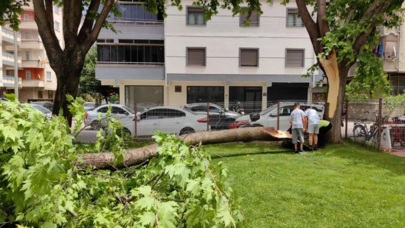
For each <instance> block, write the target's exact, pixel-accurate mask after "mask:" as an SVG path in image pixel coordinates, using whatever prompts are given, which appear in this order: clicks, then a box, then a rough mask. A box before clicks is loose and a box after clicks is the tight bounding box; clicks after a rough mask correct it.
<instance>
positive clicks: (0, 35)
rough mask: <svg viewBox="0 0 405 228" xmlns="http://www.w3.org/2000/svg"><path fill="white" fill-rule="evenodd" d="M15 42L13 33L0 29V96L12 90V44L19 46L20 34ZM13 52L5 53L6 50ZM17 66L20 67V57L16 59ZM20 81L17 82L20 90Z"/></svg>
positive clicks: (13, 63) (13, 81) (13, 62)
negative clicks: (15, 43)
mask: <svg viewBox="0 0 405 228" xmlns="http://www.w3.org/2000/svg"><path fill="white" fill-rule="evenodd" d="M16 36H17V40H15V39H14V32H13V31H12V30H10V29H7V28H5V27H0V53H1V56H0V96H2V94H3V92H7V90H14V86H15V80H14V66H15V58H14V42H17V45H18V46H19V45H20V44H21V38H20V34H19V33H17V34H16ZM10 49H11V50H13V51H7V50H10ZM17 61H18V66H19V67H21V57H20V56H18V58H17ZM21 84H22V83H21V79H20V80H19V82H18V85H19V87H20V88H21Z"/></svg>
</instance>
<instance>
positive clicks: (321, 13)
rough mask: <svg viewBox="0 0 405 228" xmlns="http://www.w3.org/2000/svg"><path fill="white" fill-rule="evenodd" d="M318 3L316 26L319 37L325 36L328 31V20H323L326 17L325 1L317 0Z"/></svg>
mask: <svg viewBox="0 0 405 228" xmlns="http://www.w3.org/2000/svg"><path fill="white" fill-rule="evenodd" d="M317 5H318V15H317V17H318V26H319V31H320V35H321V37H323V36H325V34H326V33H327V32H329V31H330V29H329V25H328V21H327V20H325V17H326V1H325V0H317Z"/></svg>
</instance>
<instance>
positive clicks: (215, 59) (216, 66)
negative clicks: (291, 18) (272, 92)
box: [165, 1, 315, 77]
mask: <svg viewBox="0 0 405 228" xmlns="http://www.w3.org/2000/svg"><path fill="white" fill-rule="evenodd" d="M191 4H192V1H184V2H183V5H184V10H182V11H179V10H178V9H177V8H176V7H168V8H167V14H168V17H167V18H166V20H165V45H166V73H167V74H171V73H185V74H290V75H291V74H292V75H297V76H299V77H300V75H301V74H303V73H305V72H306V69H307V68H308V67H310V66H311V65H312V64H313V63H314V61H315V59H314V54H313V50H312V45H311V42H310V40H309V38H308V34H307V31H306V29H305V27H286V14H287V8H288V7H291V8H296V6H295V3H294V2H292V3H289V4H288V5H287V8H286V7H284V6H282V5H280V4H279V2H278V1H276V2H275V3H274V4H268V3H265V2H263V3H262V10H263V15H262V16H261V17H260V26H259V27H240V26H239V16H238V15H236V16H235V17H232V12H231V11H229V10H223V9H220V10H219V13H218V15H215V16H213V17H212V20H210V21H208V22H206V25H205V26H195V25H186V12H187V9H186V8H187V6H191ZM273 31H274V32H273ZM187 47H205V48H206V56H207V59H206V66H204V67H188V66H186V48H187ZM244 47H245V48H259V59H260V60H259V67H240V66H239V48H244ZM286 48H299V49H305V66H304V67H298V68H286V67H285V50H286Z"/></svg>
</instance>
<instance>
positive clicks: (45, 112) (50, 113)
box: [22, 104, 52, 119]
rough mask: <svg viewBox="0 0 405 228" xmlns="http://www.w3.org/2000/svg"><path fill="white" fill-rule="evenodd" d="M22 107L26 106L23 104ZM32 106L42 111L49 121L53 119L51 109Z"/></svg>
mask: <svg viewBox="0 0 405 228" xmlns="http://www.w3.org/2000/svg"><path fill="white" fill-rule="evenodd" d="M22 106H23V107H24V106H25V104H22ZM30 106H31V108H33V109H36V110H38V111H40V112H41V113H42V114H43V115H44V116H45V117H46V118H47V119H51V118H52V112H51V111H50V110H49V109H47V108H44V107H43V106H41V105H37V104H30Z"/></svg>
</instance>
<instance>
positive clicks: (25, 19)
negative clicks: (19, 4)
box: [24, 13, 30, 21]
mask: <svg viewBox="0 0 405 228" xmlns="http://www.w3.org/2000/svg"><path fill="white" fill-rule="evenodd" d="M29 19H30V15H29V14H28V13H24V21H28V20H29Z"/></svg>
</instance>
